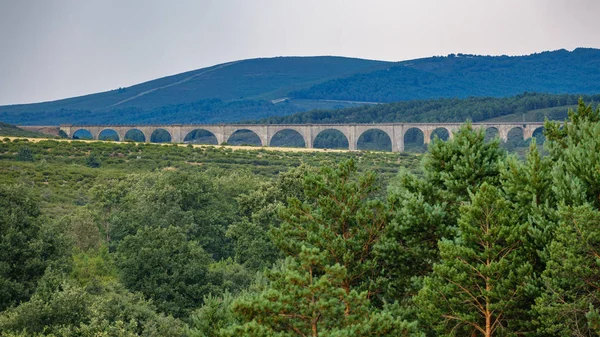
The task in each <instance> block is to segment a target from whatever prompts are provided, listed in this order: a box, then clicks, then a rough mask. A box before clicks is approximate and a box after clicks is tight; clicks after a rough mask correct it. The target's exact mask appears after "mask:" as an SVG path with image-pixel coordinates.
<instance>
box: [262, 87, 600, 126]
mask: <svg viewBox="0 0 600 337" xmlns="http://www.w3.org/2000/svg"><path fill="white" fill-rule="evenodd" d="M579 97H581V96H580V95H568V94H562V95H552V94H536V93H524V94H521V95H517V96H513V97H505V98H493V97H470V98H466V99H458V98H443V99H432V100H420V101H407V102H397V103H389V104H377V105H365V106H360V107H355V108H346V109H338V110H312V111H307V112H300V113H296V114H293V115H289V116H281V117H270V118H264V119H261V120H259V121H258V122H257V123H267V124H304V123H316V124H325V123H390V122H459V123H460V122H464V121H466V120H471V121H473V122H481V121H485V120H489V119H492V118H497V117H503V116H505V117H506V118H505V121H518V122H520V121H527V122H543V121H544V119H545V118H548V119H551V120H554V119H559V120H560V119H565V118H566V117H567V110H568V109H569V108H572V107H574V106H575V105H577V101H578V99H579ZM582 97H583V98H584V99H585V100H586V101H589V102H600V95H583V96H582ZM549 108H552V109H549Z"/></svg>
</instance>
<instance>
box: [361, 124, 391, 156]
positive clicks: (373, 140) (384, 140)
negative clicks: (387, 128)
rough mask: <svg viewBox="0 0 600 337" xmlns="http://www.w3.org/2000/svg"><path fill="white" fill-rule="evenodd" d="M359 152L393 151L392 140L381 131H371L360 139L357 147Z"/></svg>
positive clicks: (363, 134)
mask: <svg viewBox="0 0 600 337" xmlns="http://www.w3.org/2000/svg"><path fill="white" fill-rule="evenodd" d="M356 147H357V148H358V149H359V150H369V151H392V139H391V138H390V136H388V134H387V133H386V132H384V131H382V130H379V129H370V130H367V131H365V132H363V133H362V134H361V135H360V137H358V142H357V146H356Z"/></svg>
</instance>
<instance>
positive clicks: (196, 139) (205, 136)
mask: <svg viewBox="0 0 600 337" xmlns="http://www.w3.org/2000/svg"><path fill="white" fill-rule="evenodd" d="M183 142H184V143H196V144H207V145H218V144H219V142H218V140H217V136H216V135H215V134H214V133H213V132H210V131H209V130H206V129H203V128H198V129H194V130H192V131H190V132H188V133H187V134H186V135H185V137H184V138H183Z"/></svg>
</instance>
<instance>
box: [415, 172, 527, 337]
mask: <svg viewBox="0 0 600 337" xmlns="http://www.w3.org/2000/svg"><path fill="white" fill-rule="evenodd" d="M526 231H527V227H526V225H525V224H521V223H519V221H518V217H517V216H516V215H515V214H514V213H513V212H512V210H511V208H510V205H509V203H508V202H506V200H504V199H503V197H502V195H501V194H500V192H499V191H498V189H497V188H495V187H493V186H490V185H488V184H487V183H484V184H483V185H481V187H480V188H479V190H478V192H477V194H475V195H474V196H473V197H472V201H471V204H470V205H465V206H463V207H461V216H460V220H459V236H458V237H457V238H456V239H455V240H452V241H451V240H442V241H440V243H439V249H440V257H441V261H440V262H439V263H436V264H435V265H434V267H433V272H432V274H431V276H428V277H426V278H425V280H424V286H423V288H422V289H421V291H420V292H419V295H418V296H417V298H416V300H415V301H416V303H417V305H418V307H419V309H420V311H419V316H420V317H421V318H422V319H423V323H431V324H432V325H433V326H434V327H435V329H436V330H437V331H438V333H439V335H441V336H455V335H465V336H467V335H483V336H488V337H489V336H495V335H496V336H497V335H519V334H523V333H525V332H527V331H526V330H524V328H525V326H526V324H525V323H526V322H527V321H528V320H529V319H530V318H529V317H528V309H529V305H530V304H529V303H527V301H526V299H527V297H526V291H527V286H528V284H527V282H528V280H529V278H530V277H531V275H532V271H533V270H532V267H531V264H530V263H529V261H527V259H526V254H523V246H524V242H523V239H524V238H526V236H525V234H526Z"/></svg>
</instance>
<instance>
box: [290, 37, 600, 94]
mask: <svg viewBox="0 0 600 337" xmlns="http://www.w3.org/2000/svg"><path fill="white" fill-rule="evenodd" d="M524 91H529V92H547V93H583V94H593V93H598V92H600V50H598V49H583V48H580V49H576V50H574V51H573V52H569V51H566V50H558V51H553V52H543V53H539V54H533V55H528V56H517V57H509V56H476V55H464V54H458V55H450V56H448V57H432V58H425V59H419V60H412V61H406V62H401V63H399V64H398V65H396V66H393V67H390V68H388V69H384V70H377V71H374V72H371V73H368V74H355V75H352V76H349V77H345V78H340V79H334V80H331V81H328V82H325V83H321V84H318V85H315V86H313V87H311V88H309V89H303V90H299V91H295V92H293V93H292V94H291V96H292V97H295V98H304V99H333V100H354V101H372V102H395V101H404V100H415V99H430V98H439V97H459V98H461V97H462V98H464V97H471V96H492V97H504V96H511V95H516V94H519V93H522V92H524Z"/></svg>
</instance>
